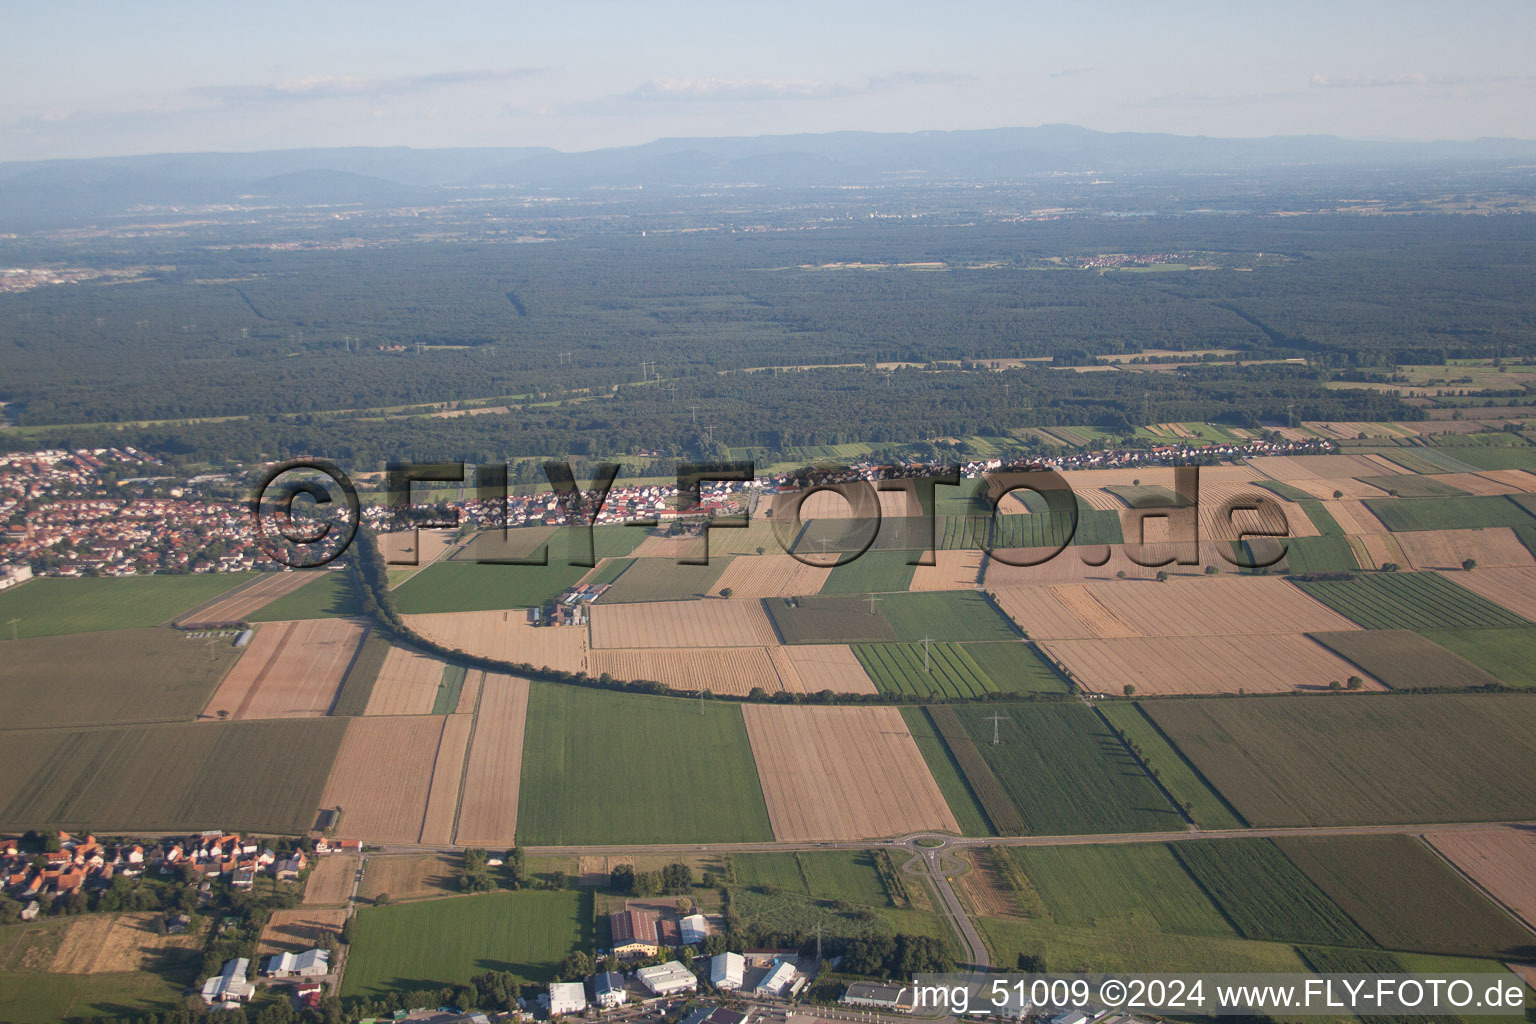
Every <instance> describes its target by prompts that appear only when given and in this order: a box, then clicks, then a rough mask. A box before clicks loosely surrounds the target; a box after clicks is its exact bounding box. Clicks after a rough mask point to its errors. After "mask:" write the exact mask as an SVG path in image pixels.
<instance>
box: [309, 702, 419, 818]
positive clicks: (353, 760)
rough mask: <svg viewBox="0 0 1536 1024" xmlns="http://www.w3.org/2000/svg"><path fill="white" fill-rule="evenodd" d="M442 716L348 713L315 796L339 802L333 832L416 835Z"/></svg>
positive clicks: (325, 801) (334, 803)
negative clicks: (343, 731)
mask: <svg viewBox="0 0 1536 1024" xmlns="http://www.w3.org/2000/svg"><path fill="white" fill-rule="evenodd" d="M445 724H446V719H445V718H439V717H436V716H434V715H414V716H411V717H408V718H367V717H362V718H354V719H352V720H351V721H350V722H348V723H347V733H346V735H345V736H344V737H343V738H342V741H341V750H340V751H339V752H338V753H337V755H336V763H335V765H334V766H333V767H332V768H331V777H330V778H329V779H327V780H326V783H325V793H324V795H323V796H322V797H321V798H320V803H321V806H323V807H340V808H341V822H340V824H339V825H338V826H337V828H336V834H337V836H338V837H339V838H342V839H361V840H364V841H365V842H374V843H416V842H420V841H421V826H422V819H423V817H424V815H425V814H426V809H427V793H428V790H429V789H430V787H431V784H432V767H433V764H434V763H435V761H436V760H437V750H438V745H439V742H440V740H441V738H442V734H443V727H444V725H445Z"/></svg>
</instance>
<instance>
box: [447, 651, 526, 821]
mask: <svg viewBox="0 0 1536 1024" xmlns="http://www.w3.org/2000/svg"><path fill="white" fill-rule="evenodd" d="M527 716H528V680H526V679H518V678H516V677H514V676H505V675H496V674H488V675H486V677H485V681H484V683H482V684H481V690H480V706H479V710H478V712H477V714H476V716H475V723H474V734H473V739H472V740H471V742H470V746H469V763H468V765H467V766H466V768H465V772H464V794H463V798H462V800H461V801H460V804H459V823H458V832H457V835H455V836H454V842H456V843H459V844H462V845H465V846H484V847H490V848H496V847H503V846H511V845H512V843H513V842H514V841H515V839H516V836H517V805H518V794H519V791H520V786H519V782H520V779H521V776H522V769H523V743H524V739H523V737H524V729H525V725H526V721H527Z"/></svg>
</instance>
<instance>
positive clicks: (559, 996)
mask: <svg viewBox="0 0 1536 1024" xmlns="http://www.w3.org/2000/svg"><path fill="white" fill-rule="evenodd" d="M586 1008H587V987H586V986H585V985H583V984H582V983H581V982H579V981H557V982H555V983H554V984H552V985H550V986H549V1015H550V1016H551V1017H561V1016H564V1015H565V1014H567V1013H580V1012H581V1011H582V1010H585V1009H586Z"/></svg>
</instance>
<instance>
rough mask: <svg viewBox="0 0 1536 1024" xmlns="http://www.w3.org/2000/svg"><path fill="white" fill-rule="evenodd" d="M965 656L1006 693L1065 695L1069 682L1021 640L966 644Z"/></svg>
mask: <svg viewBox="0 0 1536 1024" xmlns="http://www.w3.org/2000/svg"><path fill="white" fill-rule="evenodd" d="M964 646H965V653H966V654H969V655H970V656H971V659H972V660H973V661H975V662H976V664H977V665H978V666H980V668H981V670H982V672H984V673H985V674H986V675H987V676H988V678H990V679H991V680H992V682H993V683H994V684H995V685H996V686H997V688H998V689H999V690H1001V691H1003V692H1004V693H1066V692H1067V691H1068V690H1069V689H1070V687H1069V686H1068V685H1067V683H1066V680H1064V679H1062V678H1061V676H1060V675H1059V674H1058V673H1057V672H1056V670H1055V669H1053V668H1052V667H1051V666H1050V664H1049V663H1048V662H1047V661H1046V660H1045V659H1044V658H1043V657H1041V656H1040V652H1039V650H1037V649H1036V648H1035V646H1034V645H1033V644H1030V643H1026V642H1024V641H1022V640H1010V641H1007V642H1005V643H971V644H966V645H964Z"/></svg>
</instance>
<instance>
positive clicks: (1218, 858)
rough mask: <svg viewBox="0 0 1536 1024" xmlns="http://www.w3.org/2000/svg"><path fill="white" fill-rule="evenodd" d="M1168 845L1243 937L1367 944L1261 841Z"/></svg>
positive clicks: (1355, 928)
mask: <svg viewBox="0 0 1536 1024" xmlns="http://www.w3.org/2000/svg"><path fill="white" fill-rule="evenodd" d="M1170 845H1171V848H1172V850H1173V853H1174V856H1176V857H1177V858H1178V859H1179V861H1180V862H1181V863H1182V864H1183V865H1184V867H1185V868H1186V869H1188V871H1189V873H1190V874H1191V875H1193V876H1194V878H1195V881H1197V882H1198V883H1199V884H1200V887H1201V888H1202V889H1204V890H1205V892H1206V893H1208V894H1209V895H1210V897H1211V899H1213V900H1214V901H1215V902H1216V905H1217V906H1218V907H1220V908H1221V912H1222V914H1223V915H1225V917H1226V919H1227V920H1229V921H1231V922H1232V924H1233V925H1234V926H1235V927H1236V928H1237V930H1238V931H1239V932H1240V933H1241V934H1242V935H1243V937H1244V938H1249V939H1270V940H1273V941H1277V942H1317V943H1322V944H1325V945H1330V946H1370V945H1371V940H1370V939H1369V938H1367V937H1366V934H1365V933H1364V932H1362V931H1361V930H1360V928H1359V927H1358V926H1356V924H1355V923H1354V922H1353V921H1351V920H1350V919H1349V917H1348V916H1347V915H1346V914H1345V913H1344V911H1342V910H1340V909H1339V907H1338V905H1337V904H1335V903H1334V902H1333V901H1332V900H1331V899H1329V898H1328V895H1327V894H1326V893H1324V892H1323V891H1322V890H1321V889H1319V888H1318V887H1317V886H1316V885H1314V884H1312V882H1311V881H1310V880H1308V878H1307V876H1306V875H1304V874H1302V873H1301V871H1300V870H1299V869H1297V867H1296V866H1295V865H1294V864H1292V863H1291V862H1290V861H1289V860H1287V859H1286V858H1285V855H1284V854H1282V853H1281V852H1280V851H1279V849H1277V848H1276V847H1275V845H1274V844H1273V843H1271V842H1270V841H1269V840H1267V839H1222V840H1207V841H1204V842H1199V841H1196V842H1187V843H1173V844H1170Z"/></svg>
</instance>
